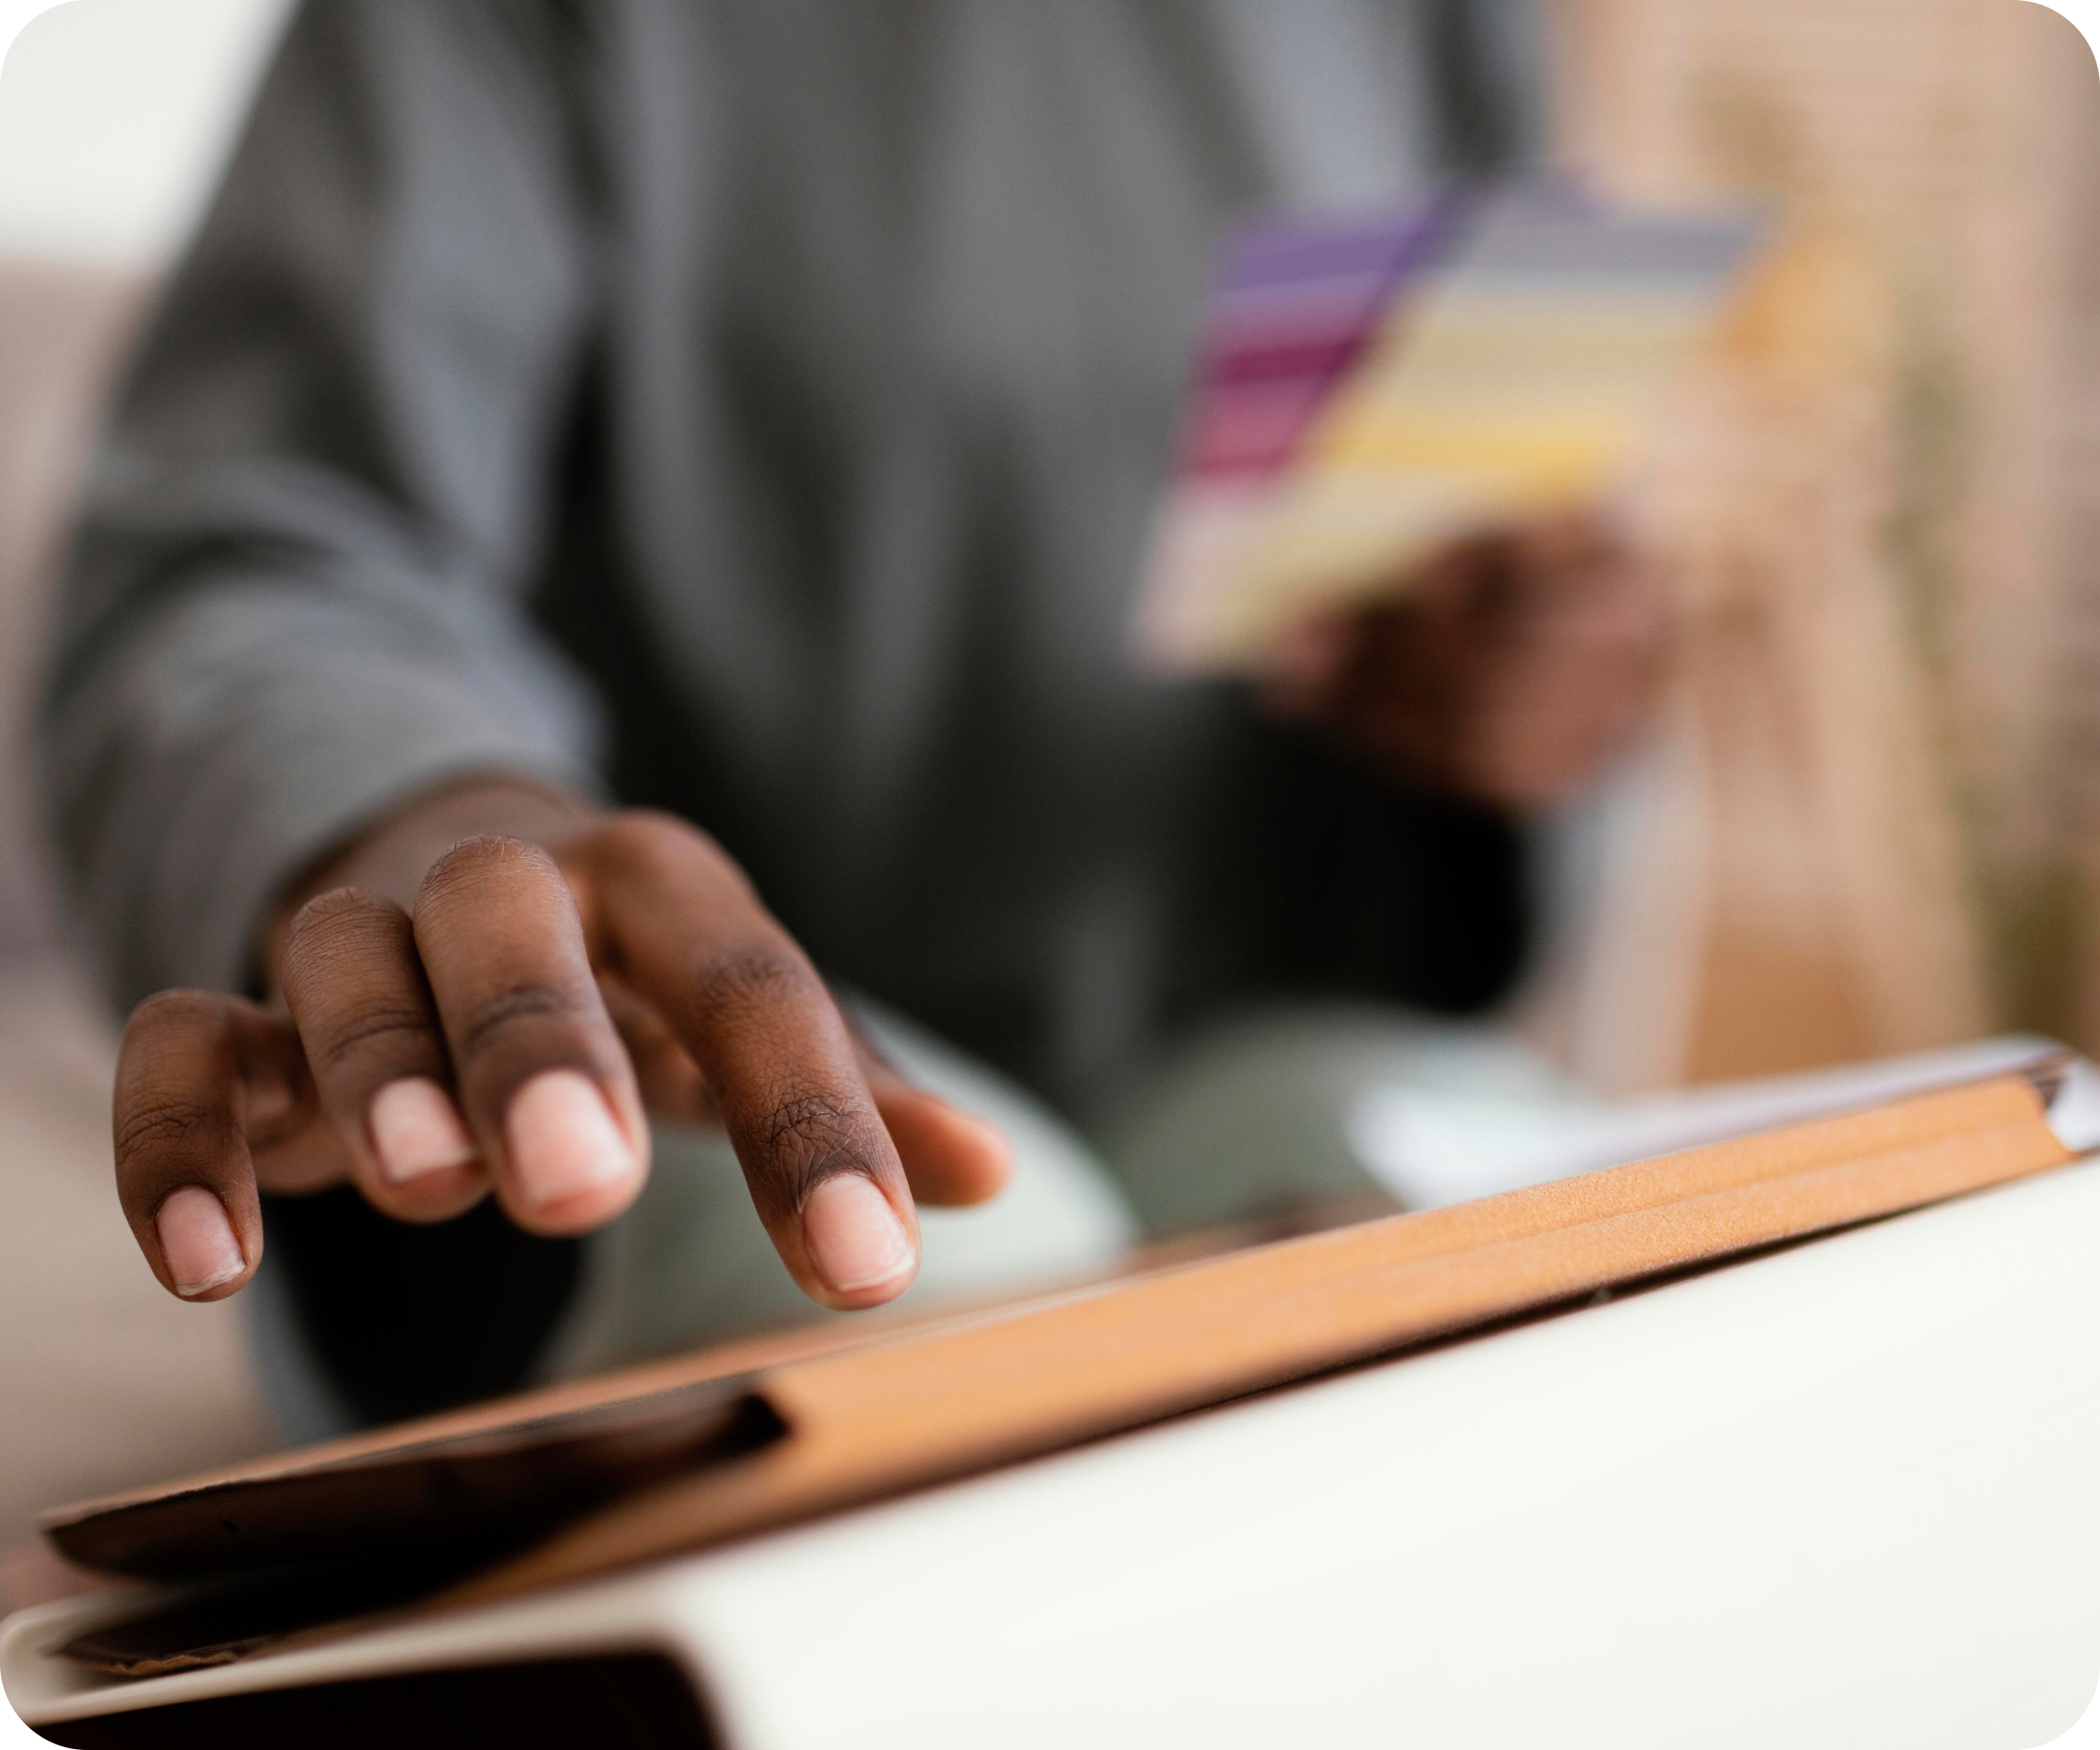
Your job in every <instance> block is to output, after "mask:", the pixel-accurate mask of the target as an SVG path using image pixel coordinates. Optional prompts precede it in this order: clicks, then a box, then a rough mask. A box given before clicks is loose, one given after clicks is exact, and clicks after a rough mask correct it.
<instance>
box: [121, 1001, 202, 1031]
mask: <svg viewBox="0 0 2100 1750" xmlns="http://www.w3.org/2000/svg"><path fill="white" fill-rule="evenodd" d="M225 1021H226V998H225V997H224V996H222V995H221V994H220V993H218V992H216V991H157V992H155V993H154V994H153V995H151V996H149V997H148V998H147V999H146V1000H145V1001H144V1002H142V1003H141V1004H139V1006H138V1007H137V1008H135V1009H133V1010H132V1011H131V1018H130V1020H129V1022H127V1023H126V1024H125V1031H126V1032H127V1033H128V1034H143V1033H161V1032H176V1031H180V1032H185V1033H188V1032H199V1031H203V1030H205V1029H207V1028H215V1027H220V1026H223V1025H224V1024H225Z"/></svg>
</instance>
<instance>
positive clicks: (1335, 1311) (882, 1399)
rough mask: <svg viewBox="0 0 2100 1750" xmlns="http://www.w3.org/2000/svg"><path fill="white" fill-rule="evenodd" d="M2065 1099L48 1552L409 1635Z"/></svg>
mask: <svg viewBox="0 0 2100 1750" xmlns="http://www.w3.org/2000/svg"><path fill="white" fill-rule="evenodd" d="M2056 1073H2057V1072H2056V1069H2055V1067H2054V1065H2051V1064H2043V1065H2037V1066H2036V1067H2035V1068H2033V1069H2031V1070H2028V1071H2024V1072H2022V1073H2016V1074H2012V1075H2008V1076H2000V1077H1997V1078H1994V1079H1992V1080H1988V1081H1982V1082H1976V1083H1971V1084H1969V1085H1967V1086H1960V1087H1955V1088H1951V1089H1946V1090H1942V1091H1939V1092H1934V1093H1930V1094H1925V1095H1921V1096H1915V1097H1911V1098H1908V1099H1903V1100H1899V1101H1897V1102H1895V1103H1892V1104H1889V1105H1887V1106H1883V1107H1877V1108H1875V1109H1873V1110H1870V1111H1866V1112H1860V1113H1857V1114H1853V1115H1850V1116H1847V1117H1835V1118H1828V1119H1824V1120H1821V1121H1818V1122H1815V1123H1809V1124H1803V1125H1797V1126H1794V1127H1789V1128H1786V1129H1782V1130H1776V1131H1772V1132H1769V1133H1767V1134H1765V1135H1763V1136H1758V1137H1750V1138H1748V1139H1745V1140H1742V1141H1736V1142H1730V1143H1724V1144H1720V1145H1717V1146H1714V1147H1711V1148H1697V1149H1693V1150H1691V1151H1689V1152H1686V1153H1683V1154H1677V1155H1671V1156H1665V1157H1662V1158H1657V1159H1654V1160H1649V1161H1642V1162H1637V1163H1635V1164H1632V1165H1630V1166H1625V1167H1618V1168H1611V1169H1610V1170H1608V1171H1604V1172H1599V1173H1592V1174H1589V1175H1586V1176H1584V1177H1581V1178H1578V1179H1564V1180H1561V1181H1560V1182H1558V1183H1554V1184H1549V1185H1545V1186H1540V1187H1539V1188H1537V1189H1530V1190H1522V1191H1516V1192H1512V1193H1509V1194H1508V1195H1505V1196H1500V1197H1494V1198H1489V1199H1483V1200H1481V1201H1479V1202H1475V1203H1469V1204H1465V1205H1461V1206H1458V1207H1456V1208H1451V1209H1446V1210H1431V1211H1426V1212H1424V1213H1419V1214H1411V1215H1400V1216H1395V1217H1391V1218H1387V1219H1385V1220H1374V1221H1369V1222H1365V1223H1364V1224H1362V1225H1359V1226H1354V1227H1349V1228H1342V1229H1334V1230H1328V1231H1325V1232H1320V1233H1314V1234H1310V1235H1306V1236H1302V1237H1300V1238H1296V1239H1292V1240H1283V1241H1281V1242H1278V1243H1274V1244H1270V1245H1264V1246H1259V1247H1255V1248H1252V1249H1251V1250H1247V1251H1239V1252H1235V1253H1231V1254H1229V1255H1225V1256H1218V1257H1210V1258H1206V1259H1201V1260H1199V1261H1190V1262H1185V1263H1182V1264H1180V1265H1178V1266H1172V1267H1167V1268H1161V1269H1158V1270H1155V1271H1151V1272H1149V1273H1147V1274H1144V1275H1141V1276H1138V1277H1137V1278H1134V1279H1128V1280H1123V1281H1119V1282H1112V1283H1107V1284H1100V1285H1096V1286H1092V1287H1087V1288H1082V1289H1075V1290H1070V1291H1067V1292H1062V1293H1059V1294H1055V1295H1050V1296H1045V1297H1041V1298H1037V1299H1035V1300H1031V1301H1026V1302H1019V1303H1015V1304H1009V1305H1005V1306H1001V1307H998V1308H993V1309H989V1310H984V1311H980V1312H974V1313H967V1314H962V1315H956V1316H952V1317H948V1318H942V1319H938V1320H934V1321H932V1322H927V1323H918V1324H913V1325H907V1326H902V1327H896V1326H892V1327H889V1328H884V1327H881V1326H875V1327H860V1328H855V1327H852V1326H848V1327H845V1328H843V1329H841V1327H839V1326H838V1325H827V1326H821V1327H818V1328H816V1329H813V1330H804V1331H801V1332H796V1333H786V1334H784V1335H782V1336H778V1337H775V1338H770V1339H764V1340H757V1341H754V1342H750V1343H736V1344H731V1345H727V1346H726V1347H722V1348H717V1349H714V1350H709V1351H705V1352H703V1353H701V1354H695V1355H693V1356H690V1357H685V1358H681V1359H679V1360H676V1361H672V1362H666V1363H663V1364H656V1365H654V1366H651V1367H646V1368H640V1369H634V1370H630V1371H628V1372H626V1373H623V1374H616V1375H612V1376H610V1377H607V1378H602V1379H599V1380H593V1381H586V1382H579V1383H577V1384H573V1385H562V1386H558V1387H554V1388H551V1389H549V1390H546V1391H541V1392H537V1393H533V1394H530V1395H525V1396H523V1397H520V1398H515V1399H511V1400H508V1401H505V1402H502V1403H498V1404H492V1405H483V1406H479V1407H477V1408H474V1409H471V1410H467V1411H462V1412H459V1413H457V1414H454V1415H447V1416H442V1417H437V1418H432V1419H429V1420H427V1421H424V1422H419V1423H415V1424H409V1425H407V1426H401V1427H396V1428H391V1429H386V1430H382V1431H379V1432H377V1433H375V1434H371V1435H366V1436H358V1437H356V1438H354V1439H350V1440H345V1441H340V1442H336V1443H334V1444H332V1445H329V1446H317V1447H314V1448H310V1449H308V1450H306V1451H304V1452H294V1453H290V1454H286V1455H283V1456H281V1457H273V1458H270V1459H265V1460H263V1461H262V1462H260V1463H256V1464H252V1465H246V1466H242V1467H235V1468H232V1469H229V1470H225V1471H221V1472H216V1473H212V1474H210V1475H207V1476H202V1477H192V1478H190V1479H187V1480H186V1481H183V1482H180V1483H176V1484H171V1485H169V1486H166V1487H160V1488H153V1489H145V1490H140V1491H137V1492H135V1493H131V1494H128V1495H123V1496H118V1497H113V1498H108V1499H104V1500H99V1501H94V1502H89V1503H86V1504H83V1505H79V1506H76V1507H71V1508H64V1509H61V1510H59V1511H57V1512H55V1513H52V1514H50V1515H48V1516H47V1517H46V1534H47V1535H48V1536H49V1537H50V1538H51V1539H52V1540H53V1542H54V1543H55V1544H56V1545H57V1548H58V1549H60V1551H61V1552H62V1553H64V1554H65V1555H66V1556H67V1557H68V1558H70V1559H71V1560H75V1561H77V1562H81V1563H84V1564H86V1565H88V1566H90V1567H98V1568H103V1569H107V1570H113V1571H117V1572H122V1573H129V1574H137V1575H148V1576H156V1577H176V1576H199V1575H213V1574H226V1573H232V1572H236V1571H239V1572H248V1573H253V1572H255V1571H256V1570H270V1569H273V1568H274V1569H277V1570H281V1571H283V1572H284V1573H287V1574H291V1575H294V1576H296V1575H306V1576H313V1575H315V1574H318V1575H322V1576H324V1577H334V1576H339V1575H342V1574H344V1573H347V1572H350V1571H352V1570H353V1569H354V1568H355V1569H356V1570H358V1571H362V1572H364V1573H366V1574H369V1573H370V1572H371V1571H373V1570H374V1569H375V1567H377V1568H381V1569H384V1568H386V1567H388V1566H395V1567H399V1568H402V1569H404V1570H414V1571H416V1572H426V1571H427V1574H428V1575H429V1576H430V1578H429V1579H428V1580H426V1581H421V1582H418V1584H419V1585H420V1586H421V1590H423V1591H424V1592H425V1593H426V1594H427V1598H426V1601H425V1602H424V1603H423V1604H422V1605H421V1606H420V1608H432V1607H433V1606H435V1607H438V1608H443V1607H446V1606H448V1605H453V1604H460V1603H468V1602H477V1601H486V1600H490V1599H494V1598H499V1597H504V1596H509V1595H512V1594H516V1593H519V1592H522V1591H526V1590H533V1589H537V1588H540V1587H545V1586H551V1585H555V1584H558V1583H561V1582H564V1581H568V1580H577V1579H581V1578H582V1577H585V1576H588V1575H592V1574H597V1573H601V1572H604V1571H607V1570H612V1569H615V1568H619V1567H623V1566H626V1565H629V1564H632V1563H635V1562H639V1561H643V1560H650V1559H653V1558H655V1557H660V1556H664V1555H666V1554H669V1553H672V1552H674V1551H681V1550H685V1549H695V1548H697V1547H700V1546H703V1545H705V1544H710V1543H715V1542H718V1541H721V1540H724V1539H731V1538H736V1537H738V1536H742V1535H745V1534H747V1533H750V1532H753V1531H757V1530H759V1529H765V1528H768V1527H773V1526H777V1525H781V1524H784V1523H786V1522H788V1521H791V1520H794V1519H798V1518H804V1517H807V1516H810V1515H813V1514H817V1513H821V1512H825V1511H829V1510H831V1509H836V1508H842V1507H846V1506H849V1505H851V1504H854V1503H858V1502H863V1501H867V1500H870V1499H873V1498H878V1497H880V1496H884V1495H889V1494H893V1493H896V1492H899V1491H901V1490H904V1489H908V1488H911V1487H918V1486H921V1485H924V1484H928V1483H932V1482H935V1481H938V1480H941V1479H943V1478H948V1477H957V1476H960V1475H962V1474H965V1473H968V1472H971V1471H975V1470H981V1469H983V1468H985V1467H991V1466H994V1465H998V1464H1001V1463H1004V1462H1008V1461H1011V1460H1014V1459H1018V1458H1023V1457H1030V1456H1034V1455H1038V1454H1042V1453H1045V1452H1049V1451H1052V1450H1054V1449H1056V1448H1058V1447H1061V1446H1069V1445H1072V1444H1074V1443H1076V1442H1080V1441H1084V1440H1087V1439H1090V1438H1095V1437H1098V1436H1105V1435H1109V1434H1113V1433H1116V1432H1118V1431H1121V1430H1125V1429H1128V1428H1132V1427H1136V1426H1140V1425H1142V1424H1145V1423H1148V1422H1153V1421H1157V1420H1158V1419H1161V1418H1163V1417H1167V1416H1170V1415H1177V1414H1179V1413H1182V1412H1186V1411H1189V1410H1194V1409H1199V1408H1201V1407H1204V1406H1206V1405H1215V1404H1218V1403H1220V1402H1222V1401H1224V1400H1226V1399H1229V1398H1231V1397H1234V1396H1238V1395H1242V1394H1245V1393H1249V1392H1253V1391H1258V1390H1261V1389H1262V1388H1265V1387H1270V1386H1274V1385H1282V1384H1284V1383H1286V1382H1289V1381H1292V1380H1295V1379H1301V1378H1303V1377H1306V1376H1308V1375H1311V1374H1317V1373H1321V1372H1323V1371H1327V1370H1330V1369H1333V1368H1335V1367H1339V1366H1343V1365H1347V1364H1352V1363H1356V1362H1361V1361H1364V1360H1367V1359H1370V1358H1372V1357H1374V1356H1379V1355H1384V1354H1391V1353H1393V1352H1395V1351H1396V1350H1399V1349H1403V1348H1405V1347H1407V1346H1410V1345H1414V1344H1419V1343H1424V1342H1426V1341H1429V1340H1433V1339H1437V1338H1442V1337H1448V1336H1451V1335H1455V1334H1457V1333H1465V1332H1468V1331H1473V1330H1477V1329H1479V1328H1482V1327H1484V1326H1487V1325H1490V1324H1493V1323H1498V1322H1499V1321H1504V1320H1507V1319H1509V1318H1513V1317H1516V1316H1518V1315H1521V1314H1525V1313H1529V1312H1538V1311H1540V1310H1543V1309H1548V1308H1551V1307H1554V1306H1557V1305H1564V1304H1567V1303H1570V1302H1578V1301H1580V1300H1581V1299H1583V1298H1585V1297H1588V1296H1590V1295H1593V1294H1595V1293H1596V1292H1598V1291H1601V1290H1607V1289H1612V1288H1617V1287H1621V1286H1624V1285H1628V1284H1632V1283H1638V1282H1642V1281H1644V1280H1649V1279H1653V1278H1656V1277H1659V1276H1664V1275H1668V1274H1671V1273H1673V1272H1677V1271H1683V1270H1686V1269H1690V1268H1693V1267H1696V1266H1699V1265H1702V1264H1705V1263H1710V1262H1713V1261H1717V1260H1721V1259H1724V1258H1728V1257H1731V1256H1736V1255H1740V1254H1742V1253H1745V1252H1747V1251H1755V1250H1757V1249H1760V1248H1764V1247H1768V1246H1772V1245H1775V1244H1779V1243H1782V1242H1786V1241H1788V1240H1797V1239H1800V1238H1803V1237H1805V1236H1807V1235H1811V1234H1815V1233H1818V1232H1823V1231H1827V1230H1831V1229H1835V1228H1839V1227H1844V1226H1848V1225H1850V1224H1853V1223H1857V1222H1860V1221H1865V1220H1873V1219H1876V1218H1879V1217H1882V1216H1887V1215H1890V1214H1894V1213H1897V1212H1899V1211H1901V1210H1909V1209H1914V1208H1917V1207H1920V1206H1921V1205H1924V1204H1927V1203H1931V1202H1937V1201H1940V1200H1941V1199H1947V1198H1951V1197H1955V1196H1959V1195H1961V1194H1962V1193H1965V1192H1970V1191H1974V1190H1979V1189H1983V1188H1985V1187H1988V1186H1992V1185H1996V1184H2000V1183H2002V1182H2005V1181H2007V1180H2010V1179H2016V1178H2020V1177H2023V1176H2024V1175H2027V1174H2031V1173H2035V1172H2039V1171H2043V1170H2045V1169H2048V1168H2054V1167H2057V1166H2060V1165H2063V1164H2064V1163H2065V1162H2067V1161H2069V1160H2070V1159H2071V1158H2073V1157H2072V1155H2071V1152H2070V1150H2069V1149H2067V1148H2065V1146H2064V1143H2063V1142H2062V1141H2061V1140H2060V1139H2059V1138H2058V1137H2057V1135H2056V1133H2055V1132H2054V1130H2053V1129H2052V1128H2051V1127H2050V1124H2049V1122H2048V1107H2049V1102H2050V1100H2051V1098H2052V1097H2053V1096H2054V1091H2055V1080H2054V1077H2055V1076H2056ZM463 1571H465V1572H467V1574H468V1577H467V1578H465V1579H461V1578H459V1577H458V1576H459V1575H460V1573H461V1572H463ZM433 1589H434V1590H433ZM309 1590H310V1591H311V1590H312V1589H311V1588H309ZM319 1596H320V1597H321V1599H322V1601H323V1603H322V1605H321V1606H320V1607H319V1608H316V1607H314V1605H312V1603H311V1602H309V1604H308V1605H307V1606H306V1607H305V1608H304V1611H293V1612H291V1613H290V1614H289V1615H285V1616H283V1617H282V1619H281V1620H279V1621H274V1622H271V1623H266V1624H264V1625H263V1626H262V1627H261V1628H257V1627H256V1626H255V1625H254V1623H253V1622H252V1621H251V1623H250V1629H251V1630H252V1632H242V1633H233V1632H221V1631H223V1630H224V1626H225V1625H224V1624H223V1623H221V1625H220V1627H219V1628H218V1629H214V1630H211V1632H207V1631H206V1630H205V1629H204V1628H203V1627H200V1626H198V1625H195V1624H192V1625H190V1627H189V1628H188V1629H187V1630H186V1631H180V1632H178V1631H175V1630H164V1632H160V1634H159V1635H158V1637H155V1636H151V1635H149V1636H145V1637H143V1638H142V1639H137V1640H135V1642H132V1643H129V1644H127V1643H125V1642H124V1641H123V1637H122V1636H121V1635H118V1637H116V1638H115V1639H114V1640H111V1641H108V1643H107V1644H105V1645H103V1646H101V1647H100V1648H99V1649H97V1648H87V1649H83V1651H82V1656H84V1657H88V1658H89V1659H91V1660H92V1661H94V1662H98V1663H100V1664H103V1665H104V1666H105V1667H106V1668H108V1669H122V1670H128V1671H131V1672H135V1673H141V1674H143V1673H148V1672H150V1671H164V1670H169V1669H174V1668H178V1667H179V1666H180V1665H182V1664H194V1663H201V1662H214V1661H217V1660H222V1659H225V1658H232V1657H237V1656H240V1655H241V1654H242V1652H248V1651H252V1650H254V1648H256V1647H258V1646H261V1645H264V1644H270V1643H273V1642H282V1640H283V1631H284V1630H285V1629H287V1628H296V1627H298V1626H300V1621H301V1620H302V1619H303V1620H304V1621H306V1622H309V1623H310V1622H314V1621H321V1620H324V1619H326V1618H329V1617H341V1616H343V1615H345V1614H346V1613H354V1612H356V1611H363V1610H365V1609H367V1608H377V1607H378V1606H379V1605H381V1604H382V1603H385V1602H387V1601H386V1600H382V1599H380V1598H378V1597H377V1596H376V1595H374V1594H372V1593H371V1592H370V1591H369V1590H360V1582H357V1581H355V1580H336V1579H334V1578H329V1579H327V1580H326V1581H325V1583H324V1584H323V1585H322V1586H321V1587H320V1589H319ZM267 1614H268V1612H267V1611H265V1612H264V1615H267ZM249 1615H250V1617H251V1618H253V1617H254V1615H255V1612H254V1611H252V1610H251V1611H250V1612H249ZM185 1634H186V1635H187V1640H186V1641H185ZM170 1637H172V1639H170ZM214 1637H216V1638H214Z"/></svg>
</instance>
